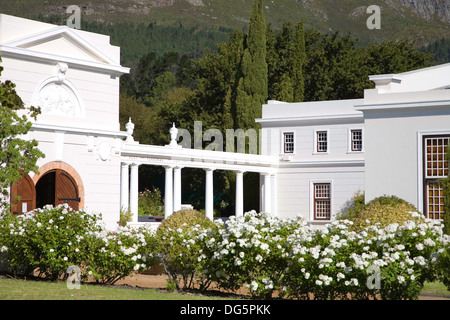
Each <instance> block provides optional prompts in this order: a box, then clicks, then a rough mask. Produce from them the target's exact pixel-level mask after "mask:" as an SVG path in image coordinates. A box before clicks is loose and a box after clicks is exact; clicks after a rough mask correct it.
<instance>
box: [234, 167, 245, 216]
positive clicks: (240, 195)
mask: <svg viewBox="0 0 450 320" xmlns="http://www.w3.org/2000/svg"><path fill="white" fill-rule="evenodd" d="M235 207H236V213H235V214H236V218H238V217H242V216H243V215H244V172H243V171H236V200H235Z"/></svg>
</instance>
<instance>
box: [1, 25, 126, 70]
mask: <svg viewBox="0 0 450 320" xmlns="http://www.w3.org/2000/svg"><path fill="white" fill-rule="evenodd" d="M4 45H6V46H8V47H15V48H20V49H25V50H29V51H32V52H36V53H40V54H50V55H56V56H62V57H67V58H72V59H77V60H82V61H88V62H94V63H102V64H109V65H117V63H116V62H114V61H112V59H111V58H109V57H107V56H106V55H105V54H103V53H102V52H101V51H100V50H98V49H97V48H95V47H94V46H93V45H91V44H90V43H89V42H88V41H86V40H85V39H83V38H82V37H81V36H80V35H78V34H77V33H76V32H75V31H74V30H72V29H70V28H69V27H66V26H60V27H55V28H52V29H50V30H47V31H44V32H40V33H38V34H34V35H31V36H28V37H25V38H22V39H19V40H14V41H10V42H8V43H5V44H4Z"/></svg>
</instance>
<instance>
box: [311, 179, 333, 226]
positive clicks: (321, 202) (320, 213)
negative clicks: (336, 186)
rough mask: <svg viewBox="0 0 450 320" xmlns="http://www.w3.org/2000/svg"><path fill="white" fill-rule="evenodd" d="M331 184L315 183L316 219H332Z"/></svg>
mask: <svg viewBox="0 0 450 320" xmlns="http://www.w3.org/2000/svg"><path fill="white" fill-rule="evenodd" d="M330 190H331V184H330V183H314V219H316V220H330V218H331V193H330Z"/></svg>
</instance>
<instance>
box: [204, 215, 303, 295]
mask: <svg viewBox="0 0 450 320" xmlns="http://www.w3.org/2000/svg"><path fill="white" fill-rule="evenodd" d="M303 228H305V225H304V222H303V221H302V220H300V219H295V220H282V219H279V218H276V217H272V216H270V215H268V214H265V213H256V212H255V211H251V212H247V213H246V214H245V215H244V216H243V217H241V218H235V217H234V216H232V217H230V219H229V220H228V221H227V222H226V223H225V224H221V226H220V228H218V229H217V232H215V233H214V234H211V233H209V234H204V235H202V237H201V240H202V243H204V244H205V245H206V247H205V248H204V250H203V251H202V255H201V256H200V259H201V260H202V262H203V268H204V272H205V273H206V274H207V275H208V276H209V277H210V278H211V279H212V280H213V281H215V282H216V283H217V284H218V286H219V287H221V288H224V289H226V290H237V289H239V288H240V287H241V286H243V285H246V286H247V288H248V289H249V292H250V294H251V295H252V297H253V298H262V299H267V298H270V297H272V294H273V293H274V292H275V291H277V290H278V289H279V288H280V281H281V279H282V278H283V276H284V271H285V268H286V261H287V260H288V253H289V250H290V247H289V245H288V243H287V237H288V235H290V234H292V233H295V232H302V230H303Z"/></svg>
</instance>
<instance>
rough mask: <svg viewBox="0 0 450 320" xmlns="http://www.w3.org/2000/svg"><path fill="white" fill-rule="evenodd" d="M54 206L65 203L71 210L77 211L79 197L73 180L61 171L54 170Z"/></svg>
mask: <svg viewBox="0 0 450 320" xmlns="http://www.w3.org/2000/svg"><path fill="white" fill-rule="evenodd" d="M55 179H56V181H55V186H56V188H55V204H56V205H59V204H63V203H67V204H68V205H69V206H70V207H71V208H72V209H73V210H79V207H80V201H81V199H80V196H79V193H78V186H77V184H76V182H75V179H73V178H72V176H71V175H70V174H68V173H67V172H65V171H62V170H56V177H55Z"/></svg>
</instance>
